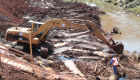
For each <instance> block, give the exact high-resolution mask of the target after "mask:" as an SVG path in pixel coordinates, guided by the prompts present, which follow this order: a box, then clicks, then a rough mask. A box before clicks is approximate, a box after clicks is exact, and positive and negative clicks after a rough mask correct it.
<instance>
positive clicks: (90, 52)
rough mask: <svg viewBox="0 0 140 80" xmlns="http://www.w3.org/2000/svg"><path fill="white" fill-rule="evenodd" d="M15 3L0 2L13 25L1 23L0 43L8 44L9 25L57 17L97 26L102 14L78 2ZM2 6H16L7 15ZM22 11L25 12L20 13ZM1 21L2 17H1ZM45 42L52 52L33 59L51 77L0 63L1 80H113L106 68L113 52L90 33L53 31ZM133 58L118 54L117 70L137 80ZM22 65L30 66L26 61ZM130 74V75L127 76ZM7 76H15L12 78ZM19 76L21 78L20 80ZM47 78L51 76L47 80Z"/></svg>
mask: <svg viewBox="0 0 140 80" xmlns="http://www.w3.org/2000/svg"><path fill="white" fill-rule="evenodd" d="M14 2H15V3H14ZM18 2H19V3H16V1H15V0H10V1H7V0H1V4H2V3H5V4H4V5H2V6H0V9H1V10H0V14H3V15H4V13H7V14H5V15H4V16H7V17H8V18H10V19H11V21H12V22H8V21H6V20H2V21H1V22H2V23H0V27H1V29H0V31H1V34H0V37H1V39H0V43H3V44H7V43H9V44H10V42H7V41H5V40H4V34H5V31H6V29H7V28H9V27H11V26H23V27H30V26H29V25H30V24H29V23H27V22H28V21H29V20H34V21H41V22H45V21H46V20H48V19H54V18H60V19H68V20H70V21H72V22H75V23H79V24H84V21H83V20H91V21H94V22H95V23H96V24H97V25H99V26H100V18H99V17H98V15H99V14H104V12H103V11H100V10H99V9H98V8H97V7H90V6H87V5H86V4H82V3H77V2H62V1H61V0H41V1H40V0H30V1H25V0H18ZM13 3H14V4H13ZM20 4H22V5H20ZM5 5H15V6H13V9H12V10H11V13H10V10H9V9H10V7H9V6H5ZM16 6H19V7H16ZM22 8H23V9H24V10H23V11H22ZM5 9H7V11H5ZM8 14H10V15H8ZM13 14H14V15H13ZM23 16H24V18H23ZM0 19H5V18H1V17H0ZM15 20H16V21H15ZM18 21H19V22H18ZM16 24H18V25H16ZM47 41H48V42H50V43H51V44H52V46H53V48H54V53H53V54H52V55H50V56H49V57H48V58H46V59H44V58H42V57H40V56H36V57H35V59H36V62H35V65H38V66H40V67H42V68H43V69H47V70H49V71H52V74H49V75H48V74H47V78H46V77H43V78H42V77H41V78H40V77H38V75H36V74H35V73H31V72H26V71H23V70H20V69H17V68H15V67H13V65H12V66H10V65H7V64H3V63H2V64H1V67H0V70H2V71H1V73H0V76H1V79H4V80H5V79H6V80H7V79H13V80H19V79H23V80H24V79H33V80H43V79H55V80H61V79H62V80H63V79H64V80H66V79H73V80H76V79H78V80H79V79H80V78H81V80H95V79H97V78H100V79H102V80H108V79H110V80H112V79H113V78H112V75H113V70H112V67H111V66H110V65H109V62H110V59H111V57H110V56H111V55H112V54H113V51H112V50H111V49H110V48H109V47H108V46H107V45H106V44H104V43H103V42H102V41H101V40H100V39H98V38H97V37H96V36H94V35H93V34H92V33H91V32H90V31H89V30H82V29H75V28H69V29H64V28H54V29H52V30H51V31H49V34H48V35H47ZM0 50H1V49H0ZM6 55H8V54H6ZM14 57H16V59H18V58H19V57H17V56H14ZM19 59H21V58H19ZM135 59H136V56H135V55H134V56H132V54H129V53H128V52H126V51H125V52H124V55H120V64H121V67H119V73H120V74H122V73H126V74H127V77H128V78H129V79H139V78H140V77H139V75H140V65H139V64H138V63H137V62H136V61H135ZM21 60H23V59H21ZM24 61H25V60H24ZM25 62H27V63H30V62H28V61H25ZM5 65H6V66H7V67H6V66H5ZM9 66H10V67H9ZM124 67H125V68H124ZM7 70H8V71H7ZM53 71H54V72H55V73H54V72H53ZM130 71H131V72H132V73H129V72H130ZM44 72H45V71H44ZM11 73H14V74H11ZM47 73H50V72H47ZM7 74H8V75H7ZM9 74H11V76H15V77H11V76H9ZM133 74H134V75H133ZM17 75H18V76H17ZM21 75H23V76H24V77H21ZM50 75H52V76H51V77H50ZM62 75H63V76H62ZM6 76H8V77H6ZM53 77H54V78H53Z"/></svg>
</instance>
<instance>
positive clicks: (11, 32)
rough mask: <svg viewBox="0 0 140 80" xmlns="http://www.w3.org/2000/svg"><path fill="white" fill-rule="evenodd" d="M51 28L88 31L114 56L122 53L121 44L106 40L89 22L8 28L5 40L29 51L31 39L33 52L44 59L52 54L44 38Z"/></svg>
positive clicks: (64, 21) (54, 22)
mask: <svg viewBox="0 0 140 80" xmlns="http://www.w3.org/2000/svg"><path fill="white" fill-rule="evenodd" d="M53 27H62V28H80V29H89V30H90V32H91V33H93V34H94V35H95V36H97V37H98V38H99V39H100V40H102V41H103V42H104V43H105V44H107V45H108V46H109V47H110V48H112V49H113V50H114V52H115V53H116V54H122V53H123V49H124V46H123V44H121V43H115V42H114V40H113V39H112V38H107V37H106V36H105V35H104V32H103V30H101V28H100V27H99V26H97V25H96V24H95V23H94V22H91V21H85V24H76V23H72V22H71V21H68V20H63V19H52V20H48V21H46V22H45V23H39V22H33V24H32V27H31V28H23V27H11V28H9V29H8V30H7V32H6V40H9V41H16V42H17V43H18V44H22V45H23V46H24V48H23V50H25V51H29V42H30V41H29V40H30V37H31V43H32V46H33V50H36V51H38V52H40V54H41V55H42V57H44V58H46V57H47V56H48V55H49V54H52V53H53V47H52V45H51V44H49V43H48V42H46V38H47V37H46V36H47V34H48V32H49V31H50V29H51V28H53Z"/></svg>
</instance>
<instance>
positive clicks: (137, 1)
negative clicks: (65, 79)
mask: <svg viewBox="0 0 140 80" xmlns="http://www.w3.org/2000/svg"><path fill="white" fill-rule="evenodd" d="M104 1H106V2H109V3H113V4H114V5H119V6H120V7H122V8H123V9H125V10H126V11H128V12H131V13H134V14H136V15H140V0H104Z"/></svg>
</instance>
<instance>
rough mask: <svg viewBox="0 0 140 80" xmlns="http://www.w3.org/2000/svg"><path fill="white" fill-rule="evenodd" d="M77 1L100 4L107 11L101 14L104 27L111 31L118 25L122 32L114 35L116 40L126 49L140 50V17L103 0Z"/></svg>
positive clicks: (91, 4)
mask: <svg viewBox="0 0 140 80" xmlns="http://www.w3.org/2000/svg"><path fill="white" fill-rule="evenodd" d="M65 1H71V0H65ZM73 1H74V0H73ZM76 1H78V2H82V3H85V4H87V5H89V6H98V7H99V9H101V10H103V11H105V12H106V14H105V15H101V16H100V17H101V23H102V26H103V27H102V28H103V29H104V30H105V31H107V32H110V31H112V28H113V27H115V26H117V27H118V28H119V29H120V32H121V33H122V34H121V35H120V34H116V35H112V38H113V39H114V40H115V41H120V42H122V43H123V44H124V48H125V50H128V51H130V52H133V51H137V52H140V17H138V16H134V15H130V14H127V13H125V12H124V11H123V10H121V9H120V8H118V7H116V6H114V5H112V4H109V3H105V2H103V1H101V0H76Z"/></svg>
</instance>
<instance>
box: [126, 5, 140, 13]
mask: <svg viewBox="0 0 140 80" xmlns="http://www.w3.org/2000/svg"><path fill="white" fill-rule="evenodd" d="M127 11H128V12H133V13H134V14H136V15H140V6H137V7H134V8H130V9H128V10H127Z"/></svg>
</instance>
